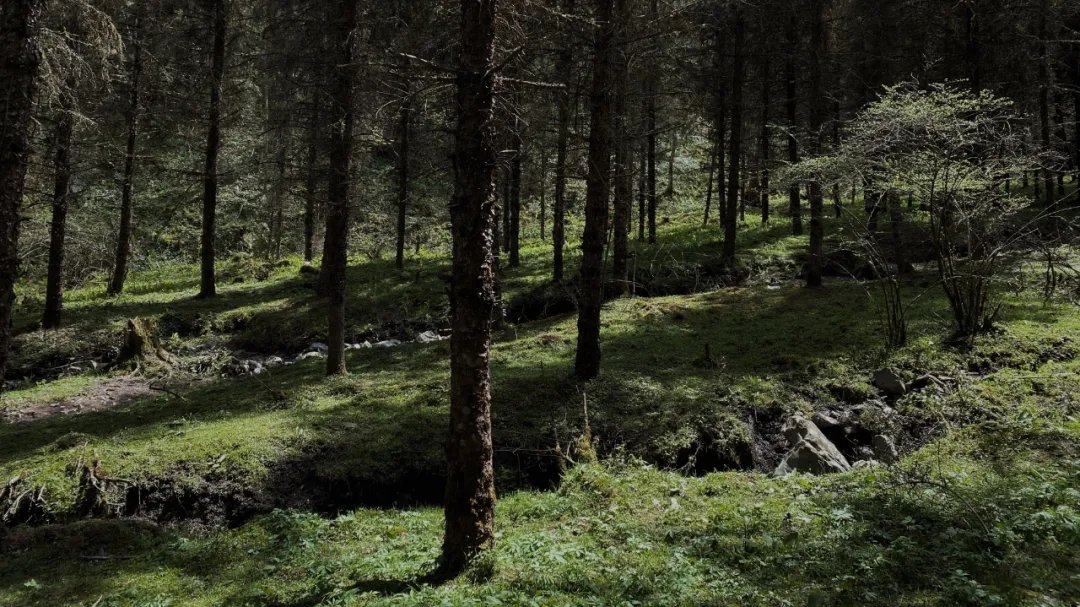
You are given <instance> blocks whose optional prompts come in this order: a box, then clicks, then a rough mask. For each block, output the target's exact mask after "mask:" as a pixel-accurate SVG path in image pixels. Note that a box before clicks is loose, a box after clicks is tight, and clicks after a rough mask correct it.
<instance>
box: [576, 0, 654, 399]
mask: <svg viewBox="0 0 1080 607" xmlns="http://www.w3.org/2000/svg"><path fill="white" fill-rule="evenodd" d="M612 2H613V0H596V13H595V18H596V22H597V31H596V38H595V42H594V46H593V49H594V51H593V52H594V55H593V81H592V90H591V93H590V95H589V114H590V118H589V170H588V174H587V176H586V178H585V232H584V234H583V235H582V238H581V285H580V290H579V293H578V321H577V328H578V339H577V353H576V356H575V358H574V373H575V374H576V375H577V377H578V379H582V380H589V379H593V378H595V377H596V376H597V375H599V374H600V308H601V306H602V305H603V303H604V245H605V244H606V240H607V223H608V203H609V197H610V193H611V151H612V146H611V142H612V137H611V119H612V115H613V112H612V94H611V93H612V90H611V88H612V80H613V79H612V67H613V54H614V53H613V52H612V51H613V44H612V43H613V41H614V38H615V23H614V21H613V20H612V16H613V11H612V7H613V5H612ZM654 151H655V150H654ZM652 158H653V155H652V154H650V163H651V164H652V165H653V168H654V169H655V162H653V161H652ZM653 177H655V170H654V175H653ZM650 187H655V182H654V183H653V184H652V185H651V186H650ZM653 193H655V189H653V190H650V195H652V194H653ZM652 235H653V234H652V232H650V236H652Z"/></svg>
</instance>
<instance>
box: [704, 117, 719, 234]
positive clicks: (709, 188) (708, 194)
mask: <svg viewBox="0 0 1080 607" xmlns="http://www.w3.org/2000/svg"><path fill="white" fill-rule="evenodd" d="M719 154H720V143H719V142H718V141H717V138H715V137H714V139H713V144H712V151H711V152H710V153H709V181H708V182H707V183H706V185H705V218H704V220H702V222H701V225H703V226H707V225H709V211H710V210H711V208H712V197H713V181H714V178H715V177H716V157H717V156H718V155H719Z"/></svg>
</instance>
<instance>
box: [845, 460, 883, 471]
mask: <svg viewBox="0 0 1080 607" xmlns="http://www.w3.org/2000/svg"><path fill="white" fill-rule="evenodd" d="M880 467H881V462H879V461H877V460H876V459H861V460H859V461H857V462H855V463H854V464H852V465H851V468H852V469H853V470H862V469H869V470H873V469H875V468H880Z"/></svg>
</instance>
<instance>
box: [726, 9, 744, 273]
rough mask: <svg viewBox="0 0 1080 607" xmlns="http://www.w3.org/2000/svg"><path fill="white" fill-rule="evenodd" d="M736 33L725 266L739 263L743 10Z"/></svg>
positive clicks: (739, 12) (737, 13) (737, 11)
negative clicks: (737, 250)
mask: <svg viewBox="0 0 1080 607" xmlns="http://www.w3.org/2000/svg"><path fill="white" fill-rule="evenodd" d="M732 27H733V31H732V37H731V39H732V44H733V48H732V55H731V142H730V145H731V148H730V151H729V152H728V155H729V156H730V158H729V159H728V160H729V162H730V163H731V165H730V166H729V167H728V183H727V187H728V192H727V203H728V209H727V212H726V213H725V214H724V250H723V254H722V256H721V260H722V263H723V264H724V265H728V266H730V265H733V264H734V263H735V235H736V230H737V226H738V215H737V213H738V211H739V209H738V204H739V199H740V196H739V177H740V175H739V173H740V172H741V169H742V122H743V118H742V97H743V90H742V89H743V79H744V76H745V74H744V72H745V68H744V57H743V40H744V38H745V37H746V22H745V21H744V19H743V14H742V9H741V8H738V7H737V8H735V20H734V24H733V26H732Z"/></svg>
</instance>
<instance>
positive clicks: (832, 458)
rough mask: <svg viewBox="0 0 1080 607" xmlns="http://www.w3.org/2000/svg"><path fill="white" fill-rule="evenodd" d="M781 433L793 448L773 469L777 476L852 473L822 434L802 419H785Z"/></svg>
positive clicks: (849, 466) (808, 421) (798, 416)
mask: <svg viewBox="0 0 1080 607" xmlns="http://www.w3.org/2000/svg"><path fill="white" fill-rule="evenodd" d="M781 432H783V434H784V436H785V437H786V438H787V439H788V442H789V443H791V444H792V445H794V446H793V447H792V448H791V450H790V451H788V453H787V455H785V456H784V459H783V461H781V462H780V465H779V466H777V467H776V471H775V472H774V474H775V475H776V476H787V475H788V474H791V473H792V472H807V473H810V474H825V473H829V472H846V471H848V470H850V469H851V464H849V463H848V461H847V459H846V458H845V457H844V454H843V453H840V450H839V449H837V448H836V445H834V444H833V443H832V441H830V440H829V439H828V438H826V437H825V435H824V434H822V433H821V430H820V429H818V427H817V426H816V425H814V422H812V421H810V420H808V419H806V418H805V417H803V416H801V415H796V416H793V417H792V418H790V419H788V420H787V422H785V423H784V426H783V428H781Z"/></svg>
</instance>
